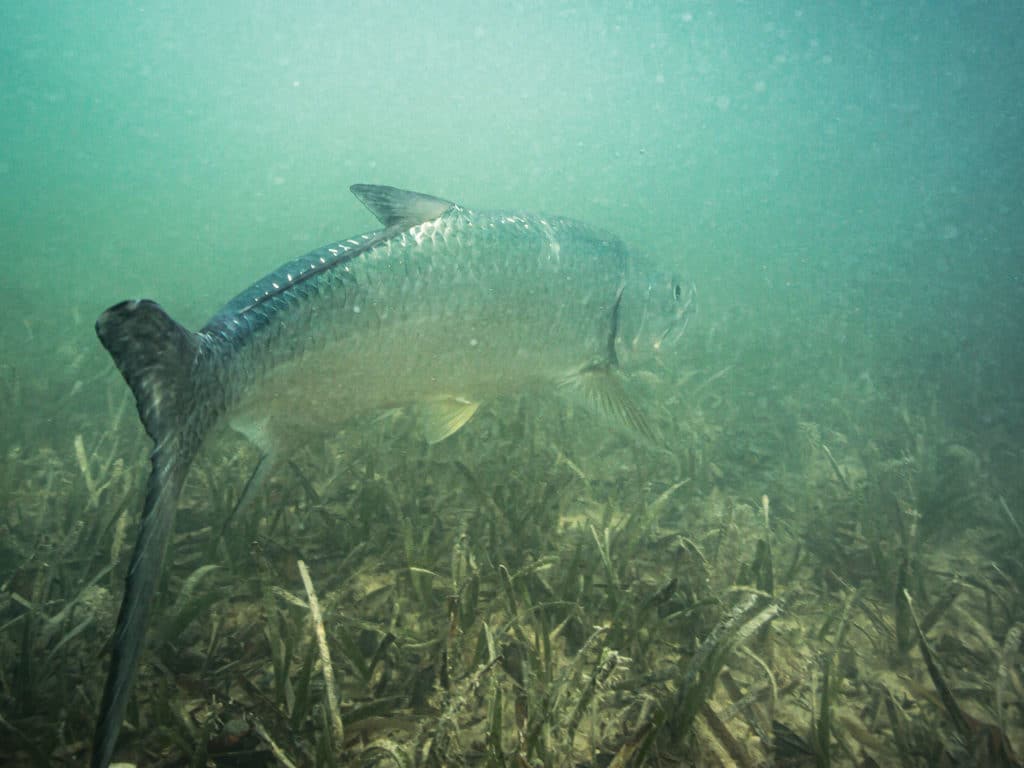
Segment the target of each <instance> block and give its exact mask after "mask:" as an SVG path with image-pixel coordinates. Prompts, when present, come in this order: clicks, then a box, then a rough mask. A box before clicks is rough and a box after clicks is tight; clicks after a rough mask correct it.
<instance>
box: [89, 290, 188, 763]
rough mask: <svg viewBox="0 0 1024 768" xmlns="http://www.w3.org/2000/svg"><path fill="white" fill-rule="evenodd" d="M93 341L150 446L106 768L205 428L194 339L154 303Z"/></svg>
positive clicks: (117, 317)
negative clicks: (126, 390) (130, 400)
mask: <svg viewBox="0 0 1024 768" xmlns="http://www.w3.org/2000/svg"><path fill="white" fill-rule="evenodd" d="M96 335H97V336H99V338H100V341H101V342H102V343H103V346H104V347H106V349H107V351H108V352H110V355H111V357H113V358H114V363H115V364H116V365H117V367H118V369H119V370H120V371H121V374H122V375H123V376H124V378H125V381H127V382H128V386H130V387H131V390H132V393H133V394H134V395H135V401H136V404H137V405H138V408H139V417H140V418H141V419H142V424H143V426H145V428H146V432H147V433H148V434H149V436H150V437H151V438H153V443H154V447H153V452H152V454H151V455H150V460H151V462H152V471H151V472H150V475H149V482H148V484H147V486H146V501H145V505H144V507H143V510H142V519H141V521H140V523H139V534H138V539H137V540H136V543H135V551H134V552H133V553H132V559H131V563H130V565H129V566H128V575H127V577H126V579H125V591H124V598H123V600H122V602H121V611H120V613H119V614H118V617H117V627H116V629H115V630H114V639H113V652H112V655H111V660H110V670H109V671H108V673H107V682H106V686H105V687H104V690H103V701H102V703H101V704H100V714H99V720H98V721H97V724H96V733H95V736H94V739H93V751H92V766H93V768H106V766H107V765H108V764H109V763H110V760H111V757H112V756H113V752H114V745H115V743H116V741H117V736H118V733H119V732H120V730H121V721H122V720H123V719H124V715H125V710H126V708H127V706H128V695H129V693H130V692H131V686H132V680H133V679H134V677H135V669H136V667H137V665H138V661H139V654H140V652H141V650H142V645H143V639H144V638H145V633H146V625H147V623H148V620H149V611H150V606H151V604H152V602H153V596H154V595H155V594H156V589H157V585H158V584H159V581H160V572H161V569H162V566H163V561H164V553H165V551H166V548H167V542H168V540H169V539H170V536H171V531H172V530H173V529H174V513H175V510H176V508H177V504H178V496H179V494H180V493H181V487H182V484H183V483H184V480H185V475H186V474H187V472H188V468H189V465H190V464H191V463H192V459H193V458H194V456H195V453H196V450H197V449H198V447H199V444H200V443H201V442H202V438H203V435H204V432H205V427H206V426H208V425H205V424H197V423H196V422H197V421H198V420H201V417H200V410H199V409H197V403H200V402H202V398H201V397H199V396H198V395H200V394H201V391H202V387H201V382H200V381H199V378H200V376H201V372H200V366H199V361H200V355H199V352H200V349H201V340H200V337H199V336H198V335H197V334H195V333H192V332H191V331H189V330H187V329H185V328H184V327H182V326H181V325H179V324H178V323H176V322H175V321H174V320H172V319H171V318H170V316H169V315H168V314H167V313H166V312H164V310H163V309H161V308H160V305H158V304H156V303H155V302H152V301H126V302H122V303H121V304H118V305H116V306H113V307H111V308H110V309H108V310H107V311H106V312H104V313H103V314H102V315H100V318H99V320H97V321H96Z"/></svg>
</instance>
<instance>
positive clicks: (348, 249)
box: [92, 185, 691, 768]
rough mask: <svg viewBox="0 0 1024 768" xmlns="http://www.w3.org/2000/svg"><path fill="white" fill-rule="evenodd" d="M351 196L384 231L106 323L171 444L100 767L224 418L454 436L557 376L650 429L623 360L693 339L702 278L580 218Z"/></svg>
mask: <svg viewBox="0 0 1024 768" xmlns="http://www.w3.org/2000/svg"><path fill="white" fill-rule="evenodd" d="M352 192H353V193H354V194H355V195H356V197H358V198H359V199H360V200H361V201H362V202H363V203H364V204H365V205H366V206H367V207H368V208H369V209H370V210H371V211H372V212H373V213H374V214H375V215H376V217H377V218H378V219H379V220H380V222H381V224H382V225H383V229H381V230H379V231H376V232H371V233H369V234H364V235H359V236H357V237H352V238H350V239H347V240H341V241H339V242H336V243H332V244H330V245H327V246H324V247H323V248H319V249H317V250H315V251H313V252H311V253H309V254H306V255H305V256H303V257H301V258H299V259H296V260H294V261H292V262H290V263H288V264H285V265H284V266H282V267H281V268H279V269H278V270H277V271H275V272H273V273H271V274H269V275H267V276H266V277H264V278H263V279H262V280H260V281H259V282H257V283H256V284H255V285H253V286H252V287H250V288H249V289H247V290H246V291H244V292H242V293H240V294H239V295H238V296H236V297H235V298H234V299H232V300H231V301H230V302H228V304H227V305H225V306H224V307H223V308H222V309H221V310H220V311H219V312H218V313H217V314H216V315H214V317H213V318H212V319H211V320H210V322H208V323H207V324H206V325H205V326H204V327H203V328H202V330H200V331H198V332H192V331H189V330H187V329H185V328H184V327H182V326H181V325H179V324H178V323H176V322H175V321H174V320H172V319H171V318H170V316H168V315H167V313H166V312H164V310H163V309H161V308H160V306H159V305H157V304H156V303H154V302H152V301H126V302H123V303H121V304H118V305H116V306H114V307H111V308H110V309H108V310H107V311H106V312H104V313H103V314H102V315H101V316H100V318H99V320H97V322H96V333H97V334H98V335H99V338H100V341H101V342H102V343H103V346H104V347H106V348H107V350H108V351H109V352H110V354H111V356H112V357H113V358H114V362H115V363H116V364H117V367H118V368H119V369H120V371H121V373H122V374H123V376H124V378H125V380H126V381H127V382H128V384H129V386H130V387H131V389H132V392H133V393H134V395H135V399H136V402H137V404H138V409H139V416H140V417H141V419H142V423H143V425H144V426H145V429H146V432H147V433H148V434H149V436H150V437H151V438H152V439H153V442H154V443H155V447H154V449H153V452H152V454H151V461H152V472H151V474H150V476H149V481H148V485H147V489H146V499H145V506H144V508H143V512H142V520H141V523H140V526H139V532H138V540H137V542H136V545H135V551H134V552H133V554H132V559H131V563H130V565H129V568H128V575H127V579H126V583H125V594H124V599H123V602H122V603H121V610H120V613H119V615H118V618H117V627H116V629H115V631H114V639H113V654H112V659H111V664H110V670H109V673H108V677H107V682H106V687H105V689H104V692H103V700H102V703H101V706H100V715H99V721H98V723H97V726H96V734H95V739H94V744H93V754H92V765H93V766H94V768H106V766H107V765H108V764H109V762H110V760H111V757H112V755H113V751H114V746H115V742H116V739H117V736H118V732H119V730H120V727H121V721H122V719H123V718H124V714H125V709H126V706H127V702H128V696H129V693H130V690H131V684H132V680H133V678H134V675H135V669H136V667H137V665H138V659H139V654H140V651H141V649H142V645H143V638H144V635H145V630H146V625H147V623H148V617H149V610H150V605H151V603H152V599H153V595H154V594H155V592H156V588H157V585H158V582H159V578H160V572H161V568H162V564H163V560H164V553H165V549H166V546H167V542H168V539H169V538H170V534H171V532H172V529H173V525H174V513H175V509H176V506H177V502H178V496H179V494H180V491H181V488H182V484H183V482H184V480H185V476H186V474H187V473H188V470H189V466H190V465H191V463H192V461H193V459H194V458H195V456H196V453H197V451H198V450H199V447H200V445H201V444H202V443H203V441H204V439H205V438H206V437H207V436H208V435H209V434H210V433H211V431H213V430H214V429H215V427H217V426H218V425H220V424H226V425H228V426H230V427H231V428H233V429H235V430H237V431H239V432H241V433H242V434H244V435H246V436H247V437H248V438H249V439H251V440H252V441H253V442H254V443H255V444H256V445H257V446H258V447H259V448H260V449H261V451H262V453H263V455H264V457H265V458H264V461H262V462H261V467H269V466H272V464H273V457H274V455H275V454H279V453H284V452H286V451H287V450H288V448H289V447H290V446H297V445H299V444H301V443H302V442H304V441H308V440H309V439H310V437H311V436H313V435H316V434H325V433H329V432H331V431H333V430H336V429H337V427H338V425H339V424H340V423H341V422H343V421H344V420H345V419H346V418H348V417H350V416H352V415H354V414H358V413H362V412H367V411H370V410H373V409H384V408H393V407H399V406H414V407H415V408H416V409H417V411H418V413H419V419H420V423H421V425H422V427H423V431H424V433H425V436H426V438H427V439H428V440H431V441H438V440H441V439H444V438H445V437H447V436H448V435H450V434H452V433H454V432H456V431H457V430H458V429H460V428H461V427H462V426H463V425H464V424H465V423H466V422H467V421H468V420H469V419H470V418H471V417H472V416H473V414H474V412H475V411H476V410H477V408H478V406H479V404H480V403H481V402H483V401H487V400H492V399H494V398H496V397H498V396H500V395H507V394H514V393H519V392H523V391H525V390H527V389H529V388H531V387H535V386H537V385H548V386H553V387H561V388H563V389H565V390H567V391H571V392H574V393H576V394H577V395H579V396H580V397H581V399H583V400H585V401H587V402H589V403H590V404H591V405H592V406H594V407H595V408H596V409H598V410H601V411H604V412H606V413H608V414H610V415H611V416H612V417H613V418H615V419H616V420H618V421H619V422H621V423H623V424H626V425H627V426H629V427H631V428H632V429H634V430H636V431H638V432H640V433H643V434H647V435H650V434H651V430H650V429H649V427H648V425H647V421H646V419H645V418H644V416H643V414H642V412H641V411H640V410H639V409H638V408H636V407H635V406H634V405H633V404H632V403H631V402H630V401H629V399H628V398H627V397H626V395H625V390H624V389H623V387H622V384H621V381H620V378H619V374H618V373H617V368H618V360H619V355H620V353H626V352H628V353H631V354H632V353H635V352H638V351H639V352H642V351H644V350H653V349H655V348H657V347H658V346H660V345H662V344H664V343H665V342H666V341H671V340H672V339H673V338H674V337H676V336H677V335H678V334H679V333H681V330H682V328H683V326H684V325H685V322H686V319H687V313H688V307H689V302H690V298H691V292H690V291H689V290H685V289H684V288H683V287H682V286H680V285H679V284H678V283H677V282H675V281H672V280H668V279H666V280H659V281H656V282H652V281H651V280H650V279H649V278H648V273H647V272H646V271H640V270H637V269H636V267H635V265H634V264H633V263H632V262H631V261H630V259H629V257H628V255H627V253H626V250H625V248H624V247H623V245H622V243H621V242H620V241H619V240H618V239H617V238H616V237H614V236H613V235H610V234H608V233H605V232H601V231H599V230H596V229H592V228H590V227H588V226H586V225H584V224H581V223H579V222H576V221H572V220H570V219H566V218H560V217H546V216H537V215H531V214H522V213H508V212H485V211H472V210H470V209H468V208H464V207H462V206H460V205H457V204H455V203H452V202H449V201H447V200H441V199H439V198H436V197H431V196H429V195H422V194H418V193H415V192H408V191H405V190H400V189H395V188H393V187H380V186H370V185H356V186H353V187H352ZM258 472H260V470H258Z"/></svg>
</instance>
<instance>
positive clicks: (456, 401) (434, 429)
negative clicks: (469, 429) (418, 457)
mask: <svg viewBox="0 0 1024 768" xmlns="http://www.w3.org/2000/svg"><path fill="white" fill-rule="evenodd" d="M479 407H480V403H475V402H473V401H472V400H466V399H465V398H463V397H442V398H438V399H436V400H430V401H428V402H425V403H422V404H421V405H420V407H419V416H420V419H419V420H420V429H421V430H422V431H423V436H424V437H425V438H426V440H427V442H428V443H430V444H431V445H433V444H434V443H439V442H441V441H442V440H444V439H445V438H446V437H450V436H451V435H454V434H455V433H456V432H458V431H459V430H460V429H462V428H463V427H464V426H466V422H468V421H469V420H470V419H471V418H473V414H474V413H476V410H477V408H479Z"/></svg>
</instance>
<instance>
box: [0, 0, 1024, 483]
mask: <svg viewBox="0 0 1024 768" xmlns="http://www.w3.org/2000/svg"><path fill="white" fill-rule="evenodd" d="M1022 35H1024V6H1022V5H1021V4H1020V2H1018V1H1017V0H1005V1H1004V2H998V1H997V2H961V1H958V2H927V3H925V2H852V1H851V2H841V3H795V2H776V3H738V2H737V3H731V2H729V3H719V2H702V3H687V2H678V3H667V2H666V3H654V2H650V3H648V2H637V3H597V2H592V3H568V2H566V3H559V2H545V3H533V2H530V3H508V4H502V5H501V6H500V7H499V6H498V4H494V5H493V6H487V5H481V4H479V3H471V2H451V1H447V2H435V3H425V4H421V3H407V4H399V3H373V2H346V3H328V2H324V3H271V2H218V3H197V2H175V3H127V2H87V3H86V2H77V3H72V2H53V3H48V2H33V3H14V2H10V3H3V4H2V5H0V139H2V140H0V221H2V222H3V224H2V226H0V254H2V259H3V262H2V263H3V281H2V283H0V345H2V346H0V350H2V351H0V365H2V371H0V372H2V374H3V378H4V382H5V386H6V387H7V389H6V390H5V392H6V393H7V394H6V395H5V397H6V398H7V400H8V406H9V407H8V408H7V409H6V410H7V414H6V415H5V417H4V422H5V426H4V434H5V438H4V442H5V443H6V445H5V446H4V447H5V448H9V447H10V446H11V445H14V444H17V443H20V442H24V441H26V440H29V439H31V440H32V441H34V442H38V441H44V442H45V441H49V440H52V441H53V442H54V443H56V444H57V445H58V446H60V447H61V449H62V450H70V442H69V438H68V436H67V435H68V433H69V432H70V431H71V430H74V429H77V428H78V427H77V424H76V422H78V421H82V420H87V419H88V418H90V416H91V411H90V408H91V403H92V402H94V401H96V400H98V399H99V398H101V397H105V395H104V394H103V393H102V391H101V389H102V388H100V387H98V386H94V383H95V382H96V381H97V377H100V379H99V380H100V381H106V379H105V378H103V377H106V376H110V375H112V374H111V373H110V372H111V369H112V366H111V365H110V363H109V360H108V359H106V357H105V355H104V354H103V352H102V350H101V349H100V348H99V345H98V342H97V341H96V339H95V336H94V334H93V331H92V322H93V320H94V319H95V317H96V316H97V315H98V314H99V313H100V312H101V311H102V310H103V309H104V308H105V307H107V306H108V305H110V304H112V303H114V302H116V301H119V300H121V299H124V298H128V297H143V296H145V297H151V298H155V299H157V300H159V301H160V302H161V303H163V304H164V305H165V306H166V307H167V309H168V310H169V311H170V312H171V313H172V314H173V315H174V316H175V317H177V318H179V319H180V320H181V321H182V322H184V323H186V324H188V325H191V326H193V327H196V326H198V325H200V324H201V323H202V322H204V321H205V319H206V318H207V317H208V316H210V315H211V314H212V313H213V312H214V311H215V310H216V308H217V307H218V306H220V304H221V303H223V302H224V301H226V300H227V299H228V298H229V297H230V296H232V295H234V294H235V293H236V292H237V291H238V290H240V289H241V288H243V287H244V286H246V285H248V284H249V283H251V282H252V281H254V280H255V279H256V278H257V277H259V276H261V275H262V274H264V273H265V272H267V271H268V270H270V269H272V268H273V267H275V266H276V265H278V264H279V263H281V262H283V261H285V260H287V259H290V258H292V257H294V256H296V255H298V254H300V253H303V252H305V251H307V250H309V249H311V248H313V247H316V246H318V245H320V244H322V243H323V242H326V241H328V240H330V239H333V238H336V237H339V236H343V235H348V234H352V233H355V232H358V231H365V230H368V229H372V228H373V227H374V222H373V220H372V217H371V216H370V214H369V213H368V212H367V211H366V210H365V209H363V208H362V206H361V205H360V204H359V203H358V202H357V201H356V200H355V199H354V198H352V197H351V196H350V194H349V192H348V191H347V190H348V186H349V185H350V184H352V183H355V182H370V183H383V184H393V185H396V186H401V187H407V188H412V189H417V190H421V191H424V192H429V193H432V194H436V195H440V196H444V197H449V198H452V199H456V200H458V201H460V202H464V203H466V204H467V205H469V206H471V207H481V208H482V207H504V208H520V209H527V210H539V211H546V212H554V213H562V214H566V215H571V216H574V217H577V218H581V219H584V220H587V221H590V222H592V223H596V224H602V225H604V226H606V227H608V228H610V229H612V230H614V231H616V232H617V233H619V234H620V235H621V236H622V237H623V238H624V239H625V240H626V241H627V242H628V243H629V244H630V246H631V248H632V249H633V250H634V251H636V252H640V253H646V254H649V255H650V256H652V257H653V258H656V259H657V260H659V261H660V262H663V263H664V264H666V265H668V266H676V267H677V268H678V269H680V271H682V272H683V273H684V274H686V275H687V276H689V277H691V278H692V279H693V280H694V281H695V282H696V284H697V285H698V288H699V291H700V297H701V299H700V305H701V309H700V317H699V323H698V324H697V325H696V326H695V328H694V330H693V334H694V337H695V338H697V339H703V340H704V348H710V342H709V341H708V339H711V338H712V337H713V338H714V340H715V341H714V343H715V345H716V346H714V349H716V350H718V354H719V356H720V357H722V356H725V357H730V356H731V358H732V359H731V362H732V363H734V364H735V365H738V366H741V367H743V366H746V367H747V368H748V369H749V368H750V367H752V366H754V367H758V368H759V369H761V370H763V371H764V376H763V378H761V379H760V381H761V382H762V384H763V388H758V389H757V390H756V391H753V392H748V393H747V395H749V396H750V397H751V403H752V405H751V407H752V408H753V409H762V410H766V411H769V412H770V410H771V409H772V406H773V402H775V400H776V399H778V398H780V397H784V396H796V397H800V396H801V392H802V388H813V389H814V390H816V391H822V390H824V391H826V392H827V391H828V390H829V388H830V386H831V383H830V381H829V380H827V379H824V380H823V379H822V377H821V376H820V375H818V368H819V362H820V361H821V360H822V359H826V358H827V359H829V360H832V361H835V360H836V358H837V356H838V357H839V358H840V359H841V360H842V363H841V366H842V368H843V370H844V371H845V374H846V376H847V377H848V379H849V380H850V381H857V380H861V381H863V382H864V387H868V388H872V389H873V388H876V387H877V388H880V391H881V392H882V393H883V395H884V396H886V397H900V396H907V395H908V393H910V396H912V397H915V396H917V395H918V394H920V393H925V394H927V393H931V394H932V396H933V397H934V398H935V402H936V406H935V407H938V408H941V409H942V410H943V411H944V412H946V413H947V414H948V415H949V419H951V420H953V421H956V422H958V423H961V424H963V425H966V426H967V427H968V428H971V427H972V426H976V427H978V428H981V427H984V428H999V429H1001V430H1002V432H1003V434H1004V438H1008V439H1010V440H1011V441H1012V443H1013V444H1014V445H1015V446H1016V448H1017V449H1018V450H1019V440H1018V439H1017V438H1019V435H1020V429H1021V426H1022V405H1021V397H1020V381H1021V374H1022V365H1021V363H1022V355H1024V352H1022V349H1024V345H1022V338H1024V337H1022V333H1021V331H1022V328H1021V325H1022V324H1021V306H1022V299H1024V281H1022V273H1024V258H1022V244H1024V210H1022V207H1024V206H1022V200H1024V183H1022V178H1024V175H1022V166H1024V153H1022V152H1021V146H1022V142H1021V138H1022V137H1021V132H1022V131H1021V128H1022V120H1024V116H1022V95H1021V94H1022V92H1024V91H1022V86H1024V74H1022V73H1024V47H1022V46H1021V45H1020V44H1019V41H1020V39H1021V38H1022ZM695 344H696V343H695ZM696 346H700V345H696ZM723 350H724V352H723ZM691 354H693V353H691ZM697 363H700V361H696V363H695V364H697ZM833 370H834V368H833ZM76 381H77V382H81V383H80V384H79V385H78V387H77V388H75V382H76ZM721 385H722V386H723V388H727V387H728V382H727V381H726V380H723V381H722V384H721ZM93 390H95V393H94V392H93ZM837 391H838V388H837ZM725 394H726V396H728V395H729V393H728V391H727V390H726V392H725ZM837 396H839V395H837ZM10 406H15V407H13V408H12V407H10ZM1018 490H1019V489H1018Z"/></svg>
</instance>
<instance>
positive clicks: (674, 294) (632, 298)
mask: <svg viewBox="0 0 1024 768" xmlns="http://www.w3.org/2000/svg"><path fill="white" fill-rule="evenodd" d="M622 302H623V303H622V307H621V310H620V311H621V321H620V328H619V330H620V333H619V341H620V345H619V347H618V351H619V353H620V355H621V356H622V357H623V358H624V359H625V362H627V363H634V362H636V363H642V362H644V361H646V360H650V359H651V358H653V357H656V356H658V355H659V354H661V353H664V352H666V351H668V350H670V349H672V348H673V347H674V346H675V345H676V344H677V343H678V341H679V339H680V338H682V336H683V333H684V332H685V331H686V326H687V325H688V324H689V322H690V318H691V317H692V316H693V315H694V314H695V313H696V311H697V288H696V286H695V285H694V284H693V283H690V282H686V281H684V280H682V279H681V278H680V277H679V275H676V274H671V273H665V272H651V273H647V274H645V275H643V276H642V277H641V279H638V280H636V281H635V282H634V283H633V285H632V286H627V287H626V289H625V291H624V292H623V296H622Z"/></svg>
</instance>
